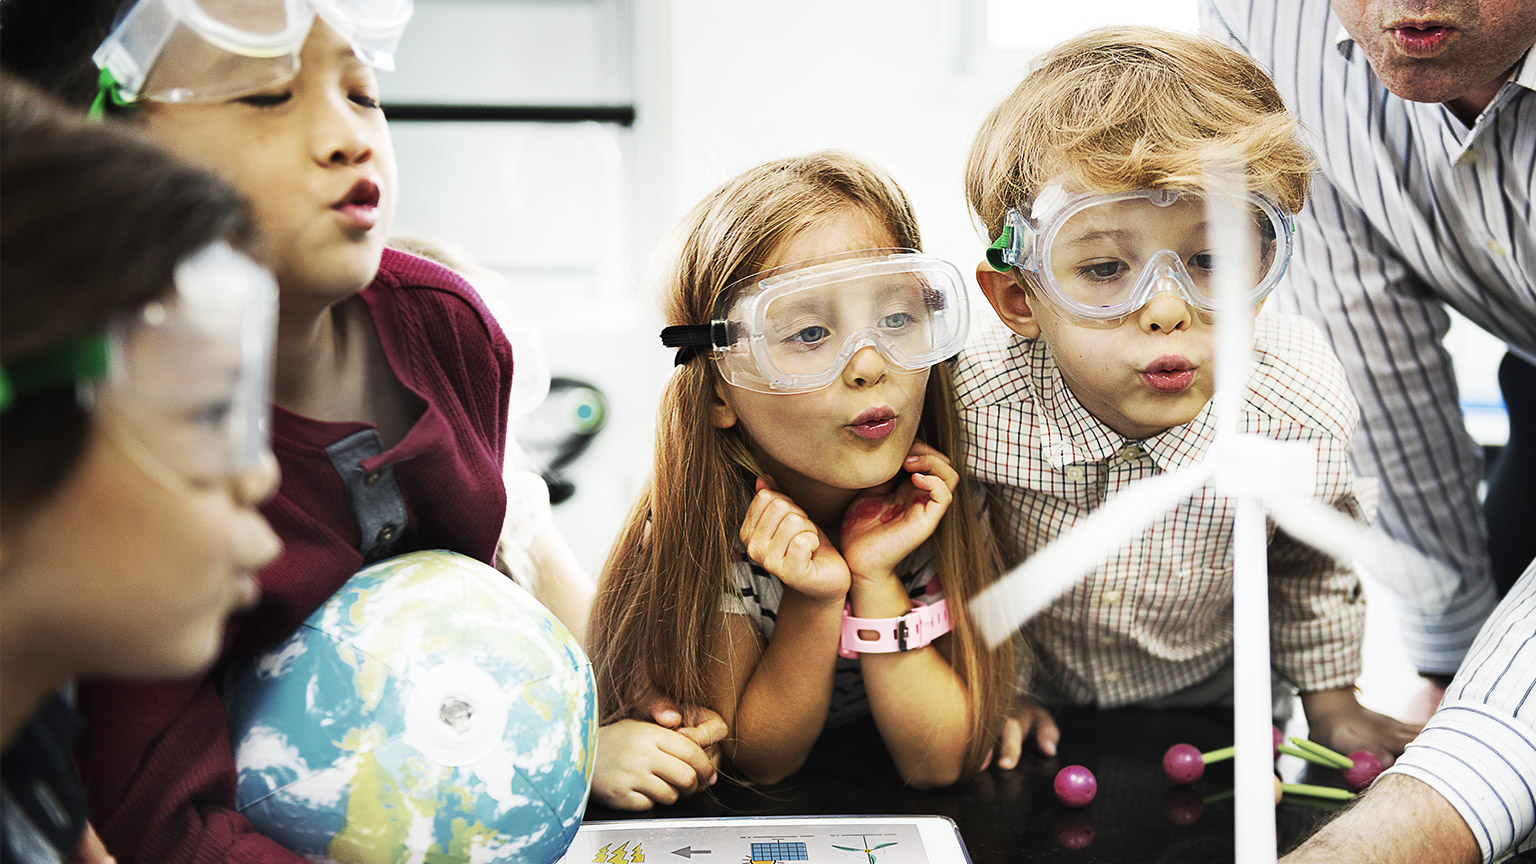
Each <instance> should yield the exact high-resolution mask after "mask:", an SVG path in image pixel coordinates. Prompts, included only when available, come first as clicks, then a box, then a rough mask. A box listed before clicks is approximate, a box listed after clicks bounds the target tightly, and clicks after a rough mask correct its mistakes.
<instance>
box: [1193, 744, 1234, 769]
mask: <svg viewBox="0 0 1536 864" xmlns="http://www.w3.org/2000/svg"><path fill="white" fill-rule="evenodd" d="M1236 752H1237V748H1236V747H1223V748H1221V749H1220V750H1212V751H1211V752H1209V753H1201V754H1200V761H1202V762H1204V763H1205V764H1207V765H1209V764H1211V763H1212V762H1221V761H1223V760H1226V759H1231V758H1232V754H1234V753H1236Z"/></svg>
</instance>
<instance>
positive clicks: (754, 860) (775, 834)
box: [559, 816, 969, 864]
mask: <svg viewBox="0 0 1536 864" xmlns="http://www.w3.org/2000/svg"><path fill="white" fill-rule="evenodd" d="M798 861H805V862H814V864H966V862H968V861H969V857H968V856H967V855H966V853H965V847H964V845H963V844H962V843H961V842H960V835H959V833H958V832H957V831H956V830H955V826H954V823H953V822H951V821H949V820H948V819H944V818H942V817H938V816H930V817H922V816H909V817H888V818H887V817H864V818H861V817H835V816H829V817H740V818H719V819H636V820H627V821H621V822H589V823H587V824H585V825H582V826H581V829H580V830H579V831H577V833H576V838H575V840H573V841H572V842H571V846H570V848H569V849H568V850H567V851H566V853H565V857H563V858H561V859H560V862H559V864H789V862H798Z"/></svg>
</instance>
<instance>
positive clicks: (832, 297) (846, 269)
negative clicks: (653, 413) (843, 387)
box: [661, 249, 970, 393]
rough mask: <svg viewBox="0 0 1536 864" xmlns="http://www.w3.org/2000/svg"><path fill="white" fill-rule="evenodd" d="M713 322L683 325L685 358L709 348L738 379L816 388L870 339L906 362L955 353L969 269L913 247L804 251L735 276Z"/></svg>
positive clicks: (765, 386) (760, 388)
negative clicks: (808, 255)
mask: <svg viewBox="0 0 1536 864" xmlns="http://www.w3.org/2000/svg"><path fill="white" fill-rule="evenodd" d="M710 318H711V321H710V323H709V324H690V325H674V326H671V327H667V328H666V329H664V330H663V331H662V334H661V341H662V344H664V345H666V346H667V347H669V348H677V349H678V352H677V355H676V358H675V364H676V365H682V364H683V363H686V362H688V360H690V359H691V358H693V357H694V356H696V355H698V354H702V353H706V352H707V353H708V354H709V355H710V357H712V358H713V359H714V361H715V363H716V366H717V368H718V369H719V371H720V376H721V377H722V378H724V379H725V380H726V381H727V382H728V383H730V384H732V385H734V386H737V387H741V388H744V389H747V390H753V391H756V392H759V393H806V392H810V391H813V390H820V389H822V388H823V387H826V386H828V385H830V384H831V383H832V382H833V381H835V380H837V377H838V375H840V374H842V371H843V368H844V367H845V366H847V365H848V361H849V360H850V359H852V358H853V355H855V354H857V353H858V352H859V351H860V350H862V349H863V348H865V347H873V348H874V349H875V350H877V351H879V352H880V354H881V356H883V357H884V358H885V360H886V362H888V363H890V364H891V365H892V366H895V367H896V368H898V369H901V370H902V371H905V372H915V371H917V370H919V369H926V368H928V367H929V366H932V365H933V364H935V363H938V362H940V361H942V360H947V359H948V358H950V357H953V356H954V355H955V353H956V352H957V351H959V350H960V346H961V345H962V344H964V342H965V334H966V328H967V325H968V322H969V318H970V314H969V309H968V306H967V301H966V294H965V289H964V286H963V284H962V283H961V281H960V271H959V270H957V269H956V268H955V266H954V265H953V264H950V263H949V262H947V261H944V260H941V259H938V258H932V257H929V256H927V255H923V254H921V253H919V252H917V251H915V250H912V249H863V250H857V251H853V252H843V253H839V254H837V255H829V256H826V257H823V258H813V259H810V260H807V261H796V262H793V263H790V264H785V265H783V266H781V267H775V268H773V269H771V270H766V271H763V272H761V273H756V274H753V275H751V276H748V277H746V278H744V279H741V280H738V281H736V282H734V283H732V284H731V285H729V286H727V287H726V289H725V290H724V291H722V292H721V294H720V299H719V300H718V301H717V302H716V304H715V309H714V312H713V314H712V315H711V316H710Z"/></svg>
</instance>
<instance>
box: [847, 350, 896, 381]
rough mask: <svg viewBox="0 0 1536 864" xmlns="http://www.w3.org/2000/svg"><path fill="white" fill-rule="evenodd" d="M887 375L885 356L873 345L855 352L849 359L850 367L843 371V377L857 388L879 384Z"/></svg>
mask: <svg viewBox="0 0 1536 864" xmlns="http://www.w3.org/2000/svg"><path fill="white" fill-rule="evenodd" d="M885 373H886V363H885V355H883V354H881V353H880V352H879V351H878V350H877V349H876V348H875V346H873V345H865V346H864V347H863V348H860V349H859V350H857V351H855V352H853V356H852V357H849V358H848V365H847V366H846V367H845V368H844V369H843V377H844V378H845V379H847V380H848V383H849V384H851V385H853V386H856V387H864V386H868V385H870V384H878V383H879V382H880V381H882V380H884V379H885Z"/></svg>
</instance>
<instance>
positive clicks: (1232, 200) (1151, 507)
mask: <svg viewBox="0 0 1536 864" xmlns="http://www.w3.org/2000/svg"><path fill="white" fill-rule="evenodd" d="M1205 183H1206V187H1207V189H1208V190H1211V191H1213V192H1221V193H1225V194H1208V195H1207V196H1206V202H1207V204H1206V206H1207V214H1206V215H1207V221H1208V224H1209V225H1210V226H1211V228H1210V232H1209V239H1210V245H1211V248H1212V249H1213V250H1215V251H1216V253H1217V258H1218V260H1220V261H1224V262H1225V265H1224V266H1222V267H1221V268H1220V269H1219V270H1218V272H1217V278H1216V284H1215V290H1216V296H1217V299H1218V304H1219V308H1220V311H1219V312H1218V313H1217V315H1216V319H1215V320H1216V324H1215V343H1216V344H1215V360H1216V388H1215V396H1214V401H1215V405H1214V407H1213V410H1214V412H1215V425H1216V434H1215V437H1214V439H1213V441H1212V443H1211V446H1210V449H1209V450H1208V451H1207V452H1206V455H1205V458H1204V459H1203V460H1202V461H1201V462H1200V463H1199V464H1197V465H1195V466H1192V467H1189V468H1185V469H1181V470H1179V471H1174V472H1170V473H1167V474H1161V475H1158V476H1155V477H1150V478H1147V479H1145V480H1142V481H1140V482H1138V483H1136V484H1134V485H1132V486H1129V487H1127V488H1126V489H1125V490H1123V491H1122V492H1121V493H1120V494H1118V495H1116V496H1115V497H1113V498H1110V499H1109V500H1107V501H1105V502H1104V503H1103V504H1102V505H1101V506H1100V507H1099V508H1098V509H1097V510H1095V511H1094V512H1093V513H1091V514H1089V515H1088V516H1086V517H1085V518H1083V519H1082V520H1080V521H1079V522H1078V523H1077V524H1076V525H1074V526H1073V527H1072V528H1071V529H1070V530H1068V531H1066V532H1064V533H1063V534H1062V535H1061V536H1059V537H1057V538H1056V539H1055V540H1053V541H1052V542H1051V543H1049V544H1048V545H1046V546H1045V547H1044V548H1042V549H1040V550H1039V551H1038V552H1036V553H1035V554H1034V555H1033V556H1031V557H1030V558H1029V559H1028V560H1026V561H1025V562H1023V563H1022V564H1021V565H1019V566H1018V567H1016V568H1014V570H1012V571H1011V572H1009V573H1008V574H1006V575H1005V576H1003V578H1002V579H1000V580H999V581H998V582H997V583H995V584H994V585H992V586H990V587H989V588H988V589H987V590H985V591H983V592H982V593H981V594H979V595H978V596H977V597H976V598H975V599H974V600H973V601H972V602H971V605H970V609H971V614H972V615H973V616H975V620H976V622H977V625H978V626H979V627H980V628H981V632H982V634H983V635H984V636H985V637H986V638H987V639H988V640H989V641H990V642H991V643H992V644H994V645H996V644H998V643H1000V642H1002V641H1003V640H1005V639H1007V638H1008V636H1009V635H1010V634H1012V633H1013V631H1014V630H1016V629H1018V627H1019V626H1021V625H1022V624H1023V623H1024V622H1025V621H1028V620H1029V619H1030V618H1031V617H1032V616H1033V615H1035V613H1037V612H1039V611H1040V610H1041V609H1044V608H1045V607H1046V606H1047V605H1049V604H1050V603H1051V601H1052V600H1054V599H1055V598H1056V597H1058V596H1060V595H1061V594H1062V593H1063V592H1065V591H1067V590H1068V589H1070V588H1071V587H1072V586H1073V585H1074V584H1076V583H1077V582H1078V581H1079V580H1080V579H1082V578H1083V577H1084V576H1086V575H1088V574H1089V573H1090V572H1092V571H1093V569H1094V568H1095V567H1097V566H1098V565H1100V564H1101V563H1103V562H1104V561H1105V560H1107V559H1108V558H1109V557H1110V556H1111V555H1113V554H1114V553H1115V552H1116V551H1117V550H1119V549H1120V548H1122V547H1123V546H1124V544H1126V543H1128V542H1129V541H1131V540H1132V539H1134V538H1135V537H1137V536H1138V535H1140V534H1141V532H1142V531H1144V530H1145V529H1146V528H1147V527H1148V526H1149V525H1151V524H1152V523H1153V522H1154V521H1155V520H1156V519H1158V518H1159V517H1161V516H1162V515H1163V514H1164V513H1165V512H1167V511H1168V510H1170V509H1171V508H1173V507H1174V506H1176V505H1177V504H1179V503H1180V502H1181V501H1183V500H1185V499H1186V498H1188V497H1190V496H1191V495H1193V494H1194V493H1195V492H1196V491H1197V490H1199V489H1200V488H1201V487H1202V486H1204V485H1205V484H1207V483H1214V484H1215V489H1216V492H1217V493H1218V494H1220V495H1222V496H1225V497H1228V498H1232V499H1234V503H1235V506H1234V516H1233V525H1232V531H1233V538H1232V544H1233V553H1232V554H1233V578H1232V606H1233V609H1232V619H1233V631H1234V632H1233V643H1234V644H1233V669H1234V677H1235V681H1234V688H1235V692H1234V694H1233V704H1234V710H1233V714H1234V717H1233V726H1234V730H1233V744H1234V746H1235V748H1236V758H1235V765H1234V785H1235V791H1236V840H1237V859H1236V860H1237V862H1238V864H1250V862H1263V864H1272V862H1274V861H1275V859H1276V842H1275V809H1274V781H1273V779H1272V771H1273V752H1274V750H1273V747H1274V743H1273V740H1272V739H1271V733H1270V727H1271V725H1272V718H1271V714H1272V705H1271V698H1272V696H1271V691H1270V652H1269V593H1268V592H1269V579H1268V569H1269V568H1268V559H1267V546H1266V530H1265V514H1266V513H1267V514H1268V516H1269V517H1270V518H1272V519H1274V520H1275V523H1276V525H1278V526H1279V527H1280V528H1281V529H1282V530H1284V531H1285V533H1287V534H1289V535H1290V536H1292V537H1294V538H1296V539H1297V540H1300V541H1302V542H1304V543H1307V544H1309V545H1311V546H1314V547H1316V548H1317V549H1319V550H1320V551H1322V552H1324V553H1327V554H1329V555H1332V556H1334V557H1335V558H1337V559H1339V560H1341V561H1345V562H1353V561H1359V560H1369V561H1371V562H1373V563H1374V564H1375V565H1376V566H1377V567H1384V566H1392V567H1398V568H1413V569H1414V570H1416V571H1417V572H1423V570H1424V568H1433V567H1439V566H1440V565H1437V564H1434V563H1433V562H1430V561H1428V560H1427V559H1424V558H1423V557H1422V556H1419V555H1418V554H1417V553H1416V552H1413V551H1412V550H1409V549H1407V548H1406V547H1402V546H1400V545H1399V544H1397V543H1394V542H1393V541H1391V540H1389V539H1387V538H1386V537H1385V536H1384V535H1382V534H1380V533H1379V532H1373V531H1369V530H1367V529H1366V528H1365V526H1362V525H1360V524H1359V523H1357V522H1355V521H1354V520H1353V519H1351V518H1349V517H1348V516H1345V515H1344V514H1342V513H1340V512H1339V511H1337V510H1334V509H1333V508H1331V507H1328V506H1326V505H1324V504H1321V503H1319V502H1318V501H1317V500H1316V499H1315V498H1314V497H1313V487H1314V481H1315V478H1316V464H1317V449H1316V447H1315V446H1314V445H1312V444H1309V443H1306V442H1299V441H1277V440H1274V439H1270V438H1265V437H1263V436H1259V435H1254V434H1250V433H1245V432H1242V431H1241V428H1242V427H1241V424H1242V407H1243V403H1244V399H1245V396H1244V394H1245V391H1246V390H1247V382H1248V376H1249V372H1250V367H1251V365H1252V354H1253V350H1252V348H1253V316H1252V315H1250V314H1246V313H1247V310H1248V309H1249V308H1250V307H1248V305H1247V303H1246V300H1245V299H1244V298H1245V295H1246V294H1247V292H1248V289H1249V288H1250V287H1251V286H1249V285H1244V284H1241V283H1242V281H1243V276H1242V275H1241V274H1245V273H1252V272H1254V266H1253V265H1254V263H1255V261H1256V259H1257V255H1258V250H1257V249H1256V248H1255V244H1254V237H1253V232H1251V231H1246V230H1241V227H1242V226H1244V225H1245V224H1247V223H1248V222H1249V216H1248V214H1247V213H1245V212H1244V208H1243V204H1242V201H1243V197H1242V193H1243V192H1244V191H1245V190H1246V180H1245V172H1244V171H1243V170H1242V166H1241V165H1239V166H1237V167H1236V169H1235V170H1234V169H1232V168H1230V167H1227V166H1219V167H1218V166H1217V165H1215V164H1214V163H1212V164H1208V165H1207V168H1206V181H1205ZM1234 192H1235V193H1237V194H1233V193H1234Z"/></svg>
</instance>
